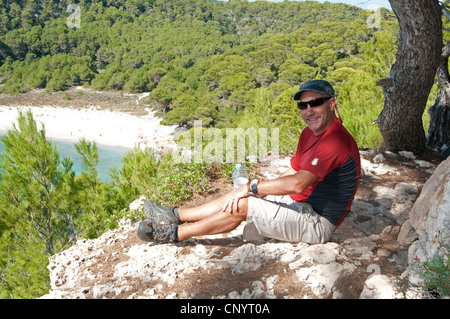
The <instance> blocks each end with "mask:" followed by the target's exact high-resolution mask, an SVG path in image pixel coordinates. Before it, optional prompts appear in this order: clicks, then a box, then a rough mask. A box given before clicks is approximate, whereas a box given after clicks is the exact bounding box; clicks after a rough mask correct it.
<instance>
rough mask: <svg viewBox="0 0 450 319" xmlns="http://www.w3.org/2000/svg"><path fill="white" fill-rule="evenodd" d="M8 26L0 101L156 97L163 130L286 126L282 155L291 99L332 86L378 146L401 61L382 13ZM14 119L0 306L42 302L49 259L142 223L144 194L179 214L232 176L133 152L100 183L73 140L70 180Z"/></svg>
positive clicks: (8, 17) (315, 7)
mask: <svg viewBox="0 0 450 319" xmlns="http://www.w3.org/2000/svg"><path fill="white" fill-rule="evenodd" d="M373 19H375V20H373ZM0 20H1V23H0V81H1V82H0V93H2V94H18V93H22V92H27V91H30V90H34V89H45V90H46V91H47V92H54V91H64V90H65V89H67V88H69V87H71V86H80V85H82V86H86V87H91V88H94V89H96V90H100V91H101V90H119V91H123V92H133V93H136V92H150V94H149V97H148V100H147V101H146V102H145V103H146V106H150V107H152V108H154V109H156V110H158V112H159V114H160V115H161V116H162V117H163V119H164V121H163V123H166V124H180V125H184V126H186V127H187V128H190V127H192V125H193V123H194V121H195V120H201V121H202V125H203V126H204V127H205V128H208V127H215V128H220V129H225V128H233V127H242V128H244V129H245V128H249V127H255V128H258V127H261V128H268V129H270V128H279V130H280V149H281V150H282V151H292V150H294V149H295V146H296V143H297V138H298V134H299V132H300V131H301V130H302V129H303V128H304V124H303V123H302V120H301V118H300V116H299V112H298V110H297V109H296V105H295V103H293V101H292V95H293V93H295V91H296V89H298V85H299V84H300V83H302V82H303V81H306V80H309V79H313V78H323V79H327V80H329V81H330V82H332V83H333V85H334V86H335V88H336V90H337V92H338V94H339V95H338V103H339V104H338V105H340V108H339V110H340V113H341V115H342V117H343V120H344V124H345V125H346V127H347V128H348V129H349V130H350V131H351V132H352V134H353V135H354V136H355V138H356V140H357V142H358V145H359V146H360V147H361V148H364V147H377V146H379V145H380V134H379V132H378V130H377V128H376V126H373V125H372V122H373V121H374V120H375V119H376V118H377V117H378V114H379V113H380V111H381V109H382V107H383V94H382V90H381V88H380V87H377V86H376V85H375V82H376V81H378V80H380V79H382V78H385V77H386V76H387V74H388V73H389V70H390V68H391V66H392V64H393V63H394V61H395V53H396V43H397V34H398V24H397V21H396V19H395V17H394V16H393V15H392V14H391V13H389V12H387V11H386V10H384V9H382V10H379V11H377V12H369V11H366V10H362V9H360V8H357V7H353V6H349V5H344V4H331V3H328V2H325V3H323V4H321V3H319V2H315V1H302V2H300V1H286V2H282V3H272V2H266V1H255V2H247V1H239V0H231V1H228V2H224V1H213V0H114V1H111V0H102V1H101V0H99V1H96V0H92V1H89V0H87V1H73V0H70V1H66V0H63V1H50V0H41V1H32V0H16V1H11V0H0ZM371 21H377V22H378V23H375V24H374V23H369V22H371ZM435 92H436V89H434V95H435V94H436V93H435ZM431 96H433V94H431ZM430 99H433V98H432V97H430ZM18 123H19V124H18V126H17V127H16V128H15V129H13V130H11V131H10V132H8V135H7V136H6V137H5V138H4V139H3V142H4V144H5V152H4V153H3V154H1V155H0V237H1V238H0V298H33V297H38V296H40V295H42V294H45V293H46V292H47V291H48V289H49V279H48V270H47V269H46V266H47V264H48V257H49V256H50V255H52V254H54V253H57V252H59V251H61V250H63V249H66V248H68V247H69V246H70V244H72V243H73V242H75V241H76V240H77V239H80V238H95V237H97V236H99V235H100V234H101V233H102V232H104V231H105V230H107V229H110V228H114V227H116V226H117V221H118V220H119V219H120V218H123V217H129V218H139V216H136V214H135V213H130V212H129V211H128V209H127V207H128V204H129V203H130V202H131V201H133V200H134V199H136V198H137V197H138V196H140V195H146V196H147V197H148V198H151V199H153V200H156V201H158V202H159V203H161V204H171V205H176V204H179V203H180V202H181V201H182V200H183V199H186V198H188V197H189V196H190V195H191V194H192V192H195V191H196V192H201V191H205V190H206V189H207V187H208V183H209V182H210V181H211V180H214V178H218V177H220V176H226V177H227V178H229V176H231V171H232V165H226V164H214V163H213V164H207V163H196V164H193V163H180V164H173V162H171V161H170V156H171V155H170V154H168V155H167V156H166V157H165V158H163V160H162V161H158V160H156V157H155V156H154V154H153V153H152V151H151V150H149V149H147V150H144V151H142V150H135V151H134V152H129V153H128V154H127V155H126V156H125V158H124V159H123V167H122V169H121V170H120V171H117V170H115V169H114V170H112V171H111V177H112V182H110V183H102V182H101V181H100V180H99V179H98V176H97V173H96V170H95V168H96V165H97V162H98V154H97V149H96V145H95V144H91V143H87V142H86V141H80V142H79V143H78V144H77V146H76V147H77V150H78V152H79V153H80V154H81V156H82V158H83V161H84V166H85V171H84V172H83V173H82V174H80V175H78V176H75V174H74V172H73V169H72V165H73V164H72V162H71V160H70V159H68V158H65V159H62V158H60V157H59V154H58V152H57V150H56V148H55V147H54V146H53V145H52V144H51V143H50V142H48V141H47V140H46V138H45V132H44V131H40V130H39V128H37V126H36V123H35V121H34V119H33V118H32V115H31V113H28V114H21V115H20V117H19V121H18ZM174 165H178V166H177V169H174ZM248 168H249V169H251V166H250V167H248ZM175 185H176V187H174V186H175Z"/></svg>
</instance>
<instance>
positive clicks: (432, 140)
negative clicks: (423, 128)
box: [427, 43, 450, 150]
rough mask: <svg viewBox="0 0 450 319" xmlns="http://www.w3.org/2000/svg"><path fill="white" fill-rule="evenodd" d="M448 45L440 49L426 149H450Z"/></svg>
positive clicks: (449, 52)
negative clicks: (435, 89)
mask: <svg viewBox="0 0 450 319" xmlns="http://www.w3.org/2000/svg"><path fill="white" fill-rule="evenodd" d="M449 56H450V43H449V44H447V45H446V46H445V47H444V48H443V49H442V55H441V62H440V64H439V67H438V69H437V78H438V83H439V92H438V95H437V97H436V101H435V102H434V105H433V106H432V107H431V108H430V109H429V111H428V113H430V117H431V118H430V127H429V129H428V137H427V147H429V148H430V149H433V150H443V148H444V147H450V75H449V73H448V58H449Z"/></svg>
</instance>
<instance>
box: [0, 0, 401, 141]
mask: <svg viewBox="0 0 450 319" xmlns="http://www.w3.org/2000/svg"><path fill="white" fill-rule="evenodd" d="M1 3H2V5H0V15H1V16H2V22H3V23H2V26H1V27H0V65H1V67H0V77H1V78H2V79H3V83H4V86H3V87H0V90H1V92H3V93H12V94H16V93H20V92H26V91H28V90H31V89H34V88H45V89H46V90H47V91H60V90H65V89H66V88H67V87H69V86H71V85H90V86H91V87H93V88H94V89H99V90H124V91H127V92H133V93H136V92H150V97H149V99H148V100H147V102H148V103H149V104H150V106H151V107H153V108H154V109H156V110H158V111H159V112H160V113H161V114H162V115H163V116H164V122H163V123H164V124H181V125H185V126H187V127H188V128H189V127H192V125H193V122H194V121H195V120H202V123H203V125H204V126H205V127H217V128H226V127H237V126H238V125H239V123H241V122H245V121H250V118H254V115H255V114H257V113H254V112H252V109H253V108H254V105H255V104H257V103H259V102H257V101H255V90H258V89H260V88H264V89H266V90H268V91H269V92H268V94H269V95H271V96H272V105H271V107H272V108H274V109H273V110H271V114H272V116H273V118H271V120H270V121H269V122H270V123H271V124H272V125H278V127H280V131H281V136H282V142H280V148H281V149H285V150H292V149H293V147H295V146H294V144H295V142H293V141H292V139H293V138H294V136H295V134H296V133H297V132H298V131H299V129H300V128H301V126H302V124H300V122H301V121H298V120H297V118H296V117H298V115H297V114H298V113H297V114H285V113H284V112H291V111H292V112H295V111H296V110H295V107H294V106H293V101H292V100H291V99H289V94H290V93H291V92H293V90H294V89H293V88H294V87H298V85H299V84H300V83H302V82H304V81H307V80H309V79H313V78H324V79H328V80H330V81H332V82H333V84H335V85H336V86H337V88H338V92H339V93H340V95H341V98H342V100H341V101H340V103H341V105H342V112H343V113H344V114H345V119H344V120H345V123H346V125H347V126H348V127H349V128H350V130H351V132H352V133H354V134H355V135H356V136H357V141H358V144H360V147H374V146H376V145H377V144H378V143H379V142H380V139H381V137H380V135H379V133H378V132H377V127H376V126H374V127H371V123H372V122H373V121H374V120H375V119H376V117H377V116H378V114H379V111H380V110H381V108H382V105H383V94H382V92H381V89H380V88H379V87H376V86H375V82H376V81H378V80H379V79H381V78H384V77H386V75H387V73H388V72H389V70H390V66H391V65H392V64H393V63H394V61H395V51H396V50H395V42H396V36H395V35H396V34H397V24H396V20H395V18H394V17H391V16H389V15H387V14H386V12H385V11H382V12H381V21H380V27H381V28H380V29H371V28H369V26H368V25H367V23H366V20H367V17H368V16H369V15H370V14H371V13H372V12H368V11H365V10H362V9H359V8H357V7H352V6H348V5H344V4H332V3H329V2H326V3H318V2H314V1H307V2H299V1H286V2H282V3H273V2H265V1H257V2H247V1H229V2H225V1H207V0H190V1H182V0H165V1H143V0H133V1H131V0H119V1H113V2H111V1H108V2H91V1H81V2H79V3H78V5H79V7H80V10H81V27H80V28H72V29H71V28H69V27H67V25H66V22H67V18H68V16H69V15H70V13H68V12H67V11H66V9H67V6H68V4H69V3H68V2H67V1H60V2H57V3H53V2H51V1H43V2H40V3H34V2H32V1H31V2H23V1H20V2H19V1H10V0H3V1H2V2H1ZM340 90H342V92H340ZM362 90H364V91H362ZM244 109H249V110H246V111H245V112H244V113H242V110H244ZM253 111H254V109H253ZM243 116H246V117H247V116H248V117H250V118H248V119H243V118H242V117H243ZM282 119H286V121H287V122H283V120H282Z"/></svg>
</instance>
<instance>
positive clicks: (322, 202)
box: [290, 119, 361, 226]
mask: <svg viewBox="0 0 450 319" xmlns="http://www.w3.org/2000/svg"><path fill="white" fill-rule="evenodd" d="M291 166H292V168H293V169H294V170H296V171H299V170H306V171H309V172H311V173H313V174H315V175H316V176H318V177H319V179H318V180H317V181H316V182H315V183H314V184H312V185H310V186H308V187H307V188H306V189H305V190H304V191H303V192H302V193H299V194H292V195H290V196H291V198H292V199H293V200H296V201H298V202H305V203H309V204H310V205H311V206H312V207H313V209H314V211H315V212H317V213H318V214H320V215H322V216H323V217H325V218H327V219H328V220H329V221H330V222H331V223H332V224H333V225H336V226H337V225H339V224H340V223H341V222H342V221H343V219H344V218H345V216H346V215H347V213H348V212H349V211H350V206H351V204H352V202H353V198H354V196H355V193H356V190H357V188H358V184H359V177H360V173H361V162H360V157H359V150H358V146H357V145H356V142H355V140H354V138H353V136H351V134H350V133H349V132H348V131H347V129H346V128H345V127H344V126H343V125H342V123H341V121H340V120H339V119H335V120H334V121H333V123H332V124H331V126H330V127H329V128H328V130H326V131H325V132H324V133H322V134H320V135H318V136H315V135H314V134H313V132H312V131H311V130H310V129H309V128H305V129H304V130H303V132H302V133H301V134H300V138H299V142H298V146H297V152H296V153H295V155H294V157H292V158H291Z"/></svg>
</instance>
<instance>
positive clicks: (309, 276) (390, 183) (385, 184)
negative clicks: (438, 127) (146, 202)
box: [41, 150, 450, 299]
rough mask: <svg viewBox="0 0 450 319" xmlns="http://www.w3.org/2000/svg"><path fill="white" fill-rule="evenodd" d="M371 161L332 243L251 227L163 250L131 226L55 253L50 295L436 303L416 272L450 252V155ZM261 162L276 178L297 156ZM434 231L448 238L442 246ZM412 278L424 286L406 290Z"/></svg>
mask: <svg viewBox="0 0 450 319" xmlns="http://www.w3.org/2000/svg"><path fill="white" fill-rule="evenodd" d="M361 156H362V170H363V174H362V176H361V182H360V187H359V189H358V192H357V194H356V197H355V200H354V203H353V205H352V209H351V212H350V213H349V215H348V216H347V217H346V219H345V220H344V222H343V223H342V224H341V225H340V226H339V227H338V229H337V230H336V232H335V234H334V235H333V238H332V240H331V241H330V242H328V243H326V244H318V245H308V244H304V243H286V242H281V241H277V240H263V241H257V242H244V241H243V240H242V236H241V235H242V228H243V226H244V225H241V226H240V227H239V228H238V229H236V230H234V231H233V232H232V233H229V234H226V235H216V236H205V237H201V238H193V239H189V240H186V241H183V242H180V243H177V244H164V245H155V244H149V243H145V242H142V241H140V240H139V239H138V238H137V236H136V232H135V229H136V225H135V224H132V223H129V222H127V221H122V224H121V226H120V227H119V228H118V229H116V230H114V231H108V232H106V233H105V234H103V235H102V236H100V237H99V238H97V239H93V240H79V241H78V242H77V243H76V244H75V245H74V246H72V247H70V248H69V249H67V250H65V251H63V252H61V253H59V254H57V255H54V256H52V257H51V258H50V264H49V266H48V268H49V270H50V280H51V291H50V292H49V294H47V295H45V296H42V297H41V298H43V299H53V298H83V299H85V298H92V299H96V298H107V299H112V298H132V299H135V298H145V299H150V298H153V299H159V298H221V299H222V298H230V299H237V298H246V299H248V298H370V299H373V298H385V299H393V298H426V297H427V296H426V295H425V294H424V292H423V290H422V289H421V288H420V284H421V281H420V278H419V277H420V276H419V275H418V273H417V271H416V272H415V270H414V269H413V268H412V267H411V266H412V264H413V261H414V260H417V259H420V258H422V259H426V258H427V257H429V254H433V253H436V252H438V251H440V252H441V253H442V251H445V250H446V249H448V247H449V238H450V236H449V227H448V223H449V219H450V217H449V211H450V209H449V207H448V206H449V202H450V199H449V196H450V195H449V193H450V192H449V188H450V184H449V183H450V182H449V172H450V159H447V160H446V161H444V162H442V163H441V164H439V163H440V162H441V161H442V159H439V158H437V157H433V156H431V155H427V156H423V157H421V158H419V157H416V156H414V155H413V154H411V153H408V152H400V153H399V154H394V153H390V152H384V153H383V154H375V153H374V152H373V151H371V150H369V151H361ZM258 165H259V170H260V174H261V176H262V177H263V178H265V179H270V178H274V177H276V176H277V175H279V174H280V173H282V172H283V171H284V170H285V169H287V167H288V165H289V159H288V158H284V157H280V156H269V157H267V158H265V159H263V160H261V161H260V162H259V164H258ZM438 165H439V167H438V168H437V169H436V167H437V166H438ZM435 171H436V174H438V175H439V176H438V177H436V178H437V181H433V182H428V184H433V185H431V186H430V187H434V190H432V189H427V190H426V194H429V195H428V196H431V195H430V194H434V198H433V201H432V203H431V204H436V205H437V206H436V205H434V208H430V207H429V204H430V200H427V198H425V199H422V200H421V203H418V202H419V200H418V197H419V195H420V194H421V192H422V194H423V193H424V190H422V188H423V187H424V184H425V182H427V181H430V180H432V179H431V178H430V176H432V174H433V173H434V172H435ZM436 174H434V175H433V176H435V175H436ZM443 187H446V188H445V189H441V188H443ZM436 189H438V190H436ZM424 196H425V197H426V196H427V195H424ZM439 196H440V197H439ZM419 199H420V198H419ZM428 199H429V198H428ZM205 200H206V199H205ZM416 200H417V201H416ZM424 202H428V206H427V207H426V208H424V207H425V206H423V207H422V206H421V207H417V208H416V211H415V213H414V214H413V216H411V217H410V215H411V211H412V210H413V207H414V204H415V203H416V206H418V205H425V204H424ZM142 203H143V198H140V199H139V200H137V201H135V202H133V203H132V204H131V205H130V209H142V208H141V207H142ZM444 205H447V206H446V208H445V207H444ZM425 210H426V211H427V212H426V213H423V214H421V212H424V211H425ZM424 215H426V216H424ZM417 216H420V217H417ZM430 216H431V217H430ZM410 218H411V219H412V220H410ZM431 218H433V220H434V221H431V220H430V219H431ZM433 225H434V226H433ZM446 225H447V226H446ZM433 227H434V228H433ZM437 228H438V229H437ZM433 232H435V233H436V232H439V233H440V234H441V233H442V232H444V237H442V236H441V239H440V243H439V244H438V246H439V247H437V246H436V243H435V242H436V239H435V237H434V238H433V236H434V235H433ZM399 235H400V236H399ZM430 242H431V243H430ZM427 245H428V246H427ZM411 247H412V248H411ZM417 253H419V256H417ZM447 253H448V251H447ZM406 275H408V276H406ZM405 278H416V280H412V281H411V280H409V279H408V280H409V284H408V285H406V286H405V285H404V284H402V283H404V282H405V280H406V279H405Z"/></svg>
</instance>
